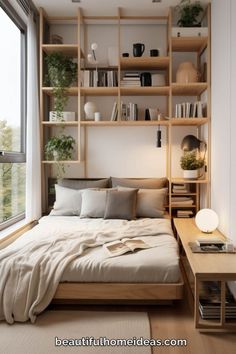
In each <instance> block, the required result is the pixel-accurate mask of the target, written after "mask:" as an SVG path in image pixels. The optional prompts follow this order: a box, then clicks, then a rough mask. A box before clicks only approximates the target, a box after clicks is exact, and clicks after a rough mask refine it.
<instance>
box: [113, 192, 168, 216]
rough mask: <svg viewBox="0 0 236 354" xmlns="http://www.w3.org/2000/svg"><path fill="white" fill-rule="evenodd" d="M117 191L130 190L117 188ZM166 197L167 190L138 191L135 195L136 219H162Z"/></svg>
mask: <svg viewBox="0 0 236 354" xmlns="http://www.w3.org/2000/svg"><path fill="white" fill-rule="evenodd" d="M118 190H121V191H122V190H131V188H126V187H118ZM166 195H167V188H162V189H139V190H138V194H137V208H136V215H137V217H139V218H162V217H163V216H164V211H165V201H166Z"/></svg>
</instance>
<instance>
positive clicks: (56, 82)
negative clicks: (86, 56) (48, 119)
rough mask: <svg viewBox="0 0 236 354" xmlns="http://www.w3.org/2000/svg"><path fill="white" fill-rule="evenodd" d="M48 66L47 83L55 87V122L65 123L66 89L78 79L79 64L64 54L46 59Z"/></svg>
mask: <svg viewBox="0 0 236 354" xmlns="http://www.w3.org/2000/svg"><path fill="white" fill-rule="evenodd" d="M45 61H46V63H47V66H48V74H47V76H46V81H47V83H49V85H50V86H52V87H53V95H54V111H55V112H56V114H55V120H58V121H63V115H62V112H63V109H64V107H65V106H66V104H67V102H68V97H67V96H66V88H67V87H69V86H70V85H71V84H73V83H74V82H75V81H76V79H77V64H76V63H74V62H73V58H70V57H67V56H65V55H63V54H62V53H57V52H55V53H51V54H48V55H47V56H46V58H45Z"/></svg>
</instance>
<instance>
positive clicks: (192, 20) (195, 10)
mask: <svg viewBox="0 0 236 354" xmlns="http://www.w3.org/2000/svg"><path fill="white" fill-rule="evenodd" d="M175 9H176V10H177V11H178V13H179V20H178V22H177V25H178V26H180V27H201V21H200V15H201V13H202V12H203V7H202V5H201V3H200V1H194V2H191V0H181V1H180V3H179V5H177V6H176V8H175Z"/></svg>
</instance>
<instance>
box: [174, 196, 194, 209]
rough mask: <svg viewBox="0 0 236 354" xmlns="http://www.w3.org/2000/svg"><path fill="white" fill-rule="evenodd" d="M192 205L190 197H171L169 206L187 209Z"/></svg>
mask: <svg viewBox="0 0 236 354" xmlns="http://www.w3.org/2000/svg"><path fill="white" fill-rule="evenodd" d="M191 205H193V199H192V198H191V197H172V198H171V206H183V207H185V206H186V207H188V206H191Z"/></svg>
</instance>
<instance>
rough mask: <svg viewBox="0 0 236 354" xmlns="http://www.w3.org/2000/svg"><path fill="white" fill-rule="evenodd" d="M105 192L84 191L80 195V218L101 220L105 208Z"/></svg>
mask: <svg viewBox="0 0 236 354" xmlns="http://www.w3.org/2000/svg"><path fill="white" fill-rule="evenodd" d="M106 195H107V191H106V190H99V191H98V190H97V191H95V190H91V189H86V190H84V191H83V193H82V205H81V213H80V217H81V218H103V217H104V213H105V207H106Z"/></svg>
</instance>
